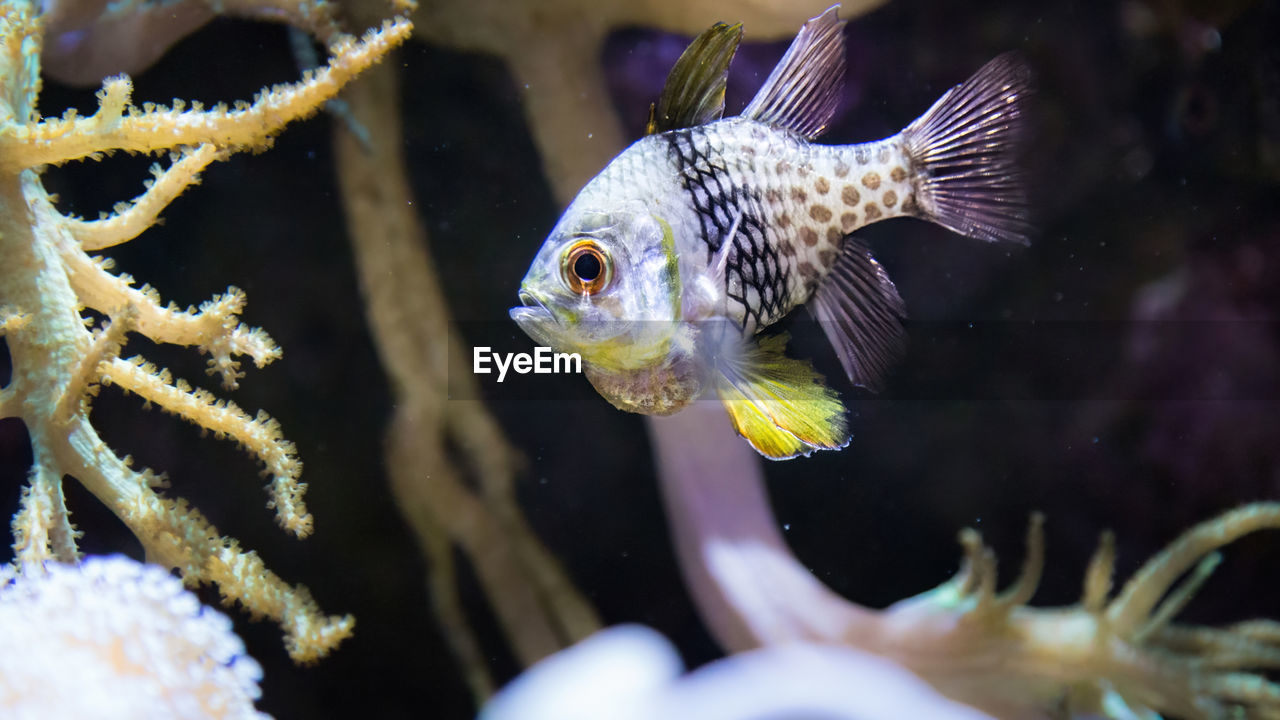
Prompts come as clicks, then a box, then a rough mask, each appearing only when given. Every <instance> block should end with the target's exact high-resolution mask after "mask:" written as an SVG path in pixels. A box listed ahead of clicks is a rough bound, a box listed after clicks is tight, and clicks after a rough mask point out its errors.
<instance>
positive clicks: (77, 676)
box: [0, 555, 267, 720]
mask: <svg viewBox="0 0 1280 720" xmlns="http://www.w3.org/2000/svg"><path fill="white" fill-rule="evenodd" d="M261 678H262V668H261V667H260V666H259V665H258V663H257V662H256V661H255V660H254V659H253V658H251V657H249V656H248V655H247V654H245V648H244V643H243V642H242V641H241V640H240V638H239V637H238V636H237V635H236V634H235V633H234V632H232V629H231V621H230V620H229V619H228V618H227V616H225V615H223V614H222V613H220V612H218V611H217V610H214V609H213V608H209V607H205V606H203V605H201V604H200V601H199V600H198V599H197V598H196V596H195V595H192V594H191V593H190V592H187V591H186V590H184V589H183V587H182V583H181V582H180V581H179V580H178V579H177V578H175V577H173V576H172V575H170V574H169V573H168V572H166V571H165V570H164V569H163V568H161V567H159V566H156V565H143V564H141V563H138V562H135V561H133V560H130V559H129V558H126V557H123V556H118V555H117V556H111V557H90V558H86V559H85V560H84V562H83V563H81V564H80V565H64V564H61V563H48V564H47V565H46V566H45V567H44V568H43V570H42V569H41V568H40V567H39V566H31V565H28V566H27V568H26V569H25V571H23V572H18V571H17V570H15V569H14V568H13V567H11V566H5V567H4V568H2V569H0V715H3V716H4V717H6V718H16V719H21V718H40V719H44V718H100V719H103V720H107V719H113V718H121V719H122V720H123V719H125V718H128V719H129V720H138V719H142V718H256V719H261V718H265V717H267V716H266V715H263V714H262V713H259V712H258V711H257V710H255V709H254V706H253V703H254V700H256V699H257V698H258V697H259V695H260V690H259V688H258V681H259V680H260V679H261Z"/></svg>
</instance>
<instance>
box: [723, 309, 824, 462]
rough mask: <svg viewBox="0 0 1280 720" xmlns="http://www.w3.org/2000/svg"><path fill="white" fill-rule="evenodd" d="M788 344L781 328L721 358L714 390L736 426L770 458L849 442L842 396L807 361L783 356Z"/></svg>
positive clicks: (736, 428)
mask: <svg viewBox="0 0 1280 720" xmlns="http://www.w3.org/2000/svg"><path fill="white" fill-rule="evenodd" d="M786 345H787V335H785V334H782V335H775V336H773V337H766V338H762V339H761V340H760V342H759V344H758V345H757V344H754V343H749V344H748V345H747V347H746V348H744V349H743V352H742V353H741V355H740V356H739V357H737V358H735V359H733V360H732V361H725V362H722V363H721V367H720V372H721V375H722V378H721V382H720V384H719V387H718V388H717V391H718V393H719V395H720V400H721V402H723V403H724V406H725V408H726V409H727V410H728V411H729V418H730V419H731V420H732V421H733V427H734V429H735V430H737V431H738V434H739V435H741V436H742V437H744V438H746V439H747V442H749V443H751V446H752V447H754V448H755V449H756V450H758V451H759V452H760V454H761V455H764V456H765V457H767V458H769V459H771V460H786V459H789V458H793V457H795V456H797V455H808V454H810V453H811V452H813V451H814V450H839V449H840V448H842V447H844V446H845V445H848V444H849V429H848V425H847V423H846V422H845V416H844V405H843V404H841V402H840V398H839V397H838V396H837V395H836V393H835V391H834V390H832V389H831V388H829V387H827V386H826V385H825V384H824V383H823V382H822V376H821V375H819V374H818V373H817V371H815V370H814V369H813V366H812V365H811V364H810V363H809V362H808V361H804V360H796V359H794V358H789V357H787V356H786V355H785V354H784V353H783V350H784V349H785V348H786Z"/></svg>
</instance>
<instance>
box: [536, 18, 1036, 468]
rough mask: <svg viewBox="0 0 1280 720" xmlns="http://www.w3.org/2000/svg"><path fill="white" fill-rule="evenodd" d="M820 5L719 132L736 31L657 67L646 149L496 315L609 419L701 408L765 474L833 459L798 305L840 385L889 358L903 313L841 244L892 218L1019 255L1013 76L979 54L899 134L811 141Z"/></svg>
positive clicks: (829, 106)
mask: <svg viewBox="0 0 1280 720" xmlns="http://www.w3.org/2000/svg"><path fill="white" fill-rule="evenodd" d="M843 29H844V21H841V20H839V19H838V18H837V15H836V8H835V7H833V8H831V9H829V10H827V11H826V12H825V13H823V14H822V15H820V16H818V17H816V18H813V19H812V20H810V21H808V22H807V23H805V25H804V27H803V28H801V30H800V32H799V34H798V35H797V36H796V39H795V40H794V42H793V43H792V44H791V47H790V48H789V49H788V50H787V53H786V54H785V55H784V56H783V58H782V60H781V61H780V62H779V63H778V66H777V67H776V68H775V69H774V70H773V72H772V74H771V75H770V76H769V78H768V79H767V80H766V81H765V83H764V86H763V87H762V88H761V90H760V91H759V93H758V94H757V95H756V96H755V98H754V99H753V100H752V101H751V103H750V104H748V105H747V107H746V108H745V109H744V110H743V112H742V114H741V115H739V116H737V117H731V118H724V119H722V115H723V113H724V89H725V77H726V74H727V72H728V68H729V63H730V61H731V60H732V57H733V54H734V52H735V51H736V49H737V46H738V42H739V40H740V39H741V36H742V28H741V25H740V24H739V25H726V24H723V23H718V24H716V25H715V26H713V27H711V28H710V29H708V30H707V31H706V32H704V33H703V34H702V35H700V36H699V37H698V38H696V39H695V40H694V41H693V43H692V44H690V46H689V48H688V49H687V50H685V52H684V54H683V55H681V57H680V59H679V60H678V61H677V62H676V64H675V66H674V67H673V68H672V70H671V73H670V75H669V76H668V78H667V82H666V85H665V87H664V88H663V91H662V93H661V95H660V97H659V99H658V102H657V104H656V105H655V106H653V107H652V108H651V110H650V118H649V123H648V128H647V130H648V134H647V135H646V136H645V137H644V138H642V139H640V140H639V141H637V142H636V143H635V144H633V145H632V146H631V147H629V148H628V149H626V150H625V151H623V152H622V153H621V154H620V155H618V156H617V157H616V158H615V159H614V160H613V161H612V162H610V163H609V165H608V166H607V167H605V169H604V170H603V171H601V172H600V174H599V175H597V176H596V177H595V178H593V179H592V180H591V181H590V182H589V183H587V185H586V186H585V187H584V188H583V189H582V191H581V192H580V193H579V194H578V196H577V197H576V198H575V199H574V201H573V202H572V204H570V205H569V207H568V209H567V210H566V211H565V213H564V215H563V217H561V218H560V221H559V222H558V223H557V224H556V226H555V228H554V229H552V231H551V234H550V236H549V237H548V238H547V240H546V241H545V242H544V244H543V245H542V248H541V249H540V250H539V251H538V254H537V256H536V257H535V259H534V261H533V264H532V266H531V267H530V268H529V272H528V274H527V275H526V276H525V278H524V281H523V283H522V284H521V286H520V293H519V298H520V302H521V307H516V308H512V310H511V317H512V318H513V319H514V320H515V321H516V323H517V324H519V326H520V327H521V328H522V329H523V330H524V331H525V332H526V333H528V334H529V335H530V336H531V337H532V338H533V339H534V340H535V341H536V342H538V343H540V344H544V345H548V346H551V347H552V348H554V349H555V350H556V351H559V352H576V353H579V354H580V355H581V357H582V361H583V371H584V373H585V374H586V375H587V378H588V379H589V380H590V381H591V383H592V385H594V386H595V388H596V390H597V391H599V393H600V394H601V395H603V396H604V397H605V398H606V399H608V400H609V401H610V402H611V403H613V404H614V405H615V406H617V407H618V408H620V409H622V410H627V411H630V412H638V413H645V414H659V415H661V414H669V413H674V412H677V411H678V410H680V409H681V408H683V407H685V406H686V405H687V404H689V403H690V402H693V401H694V400H697V399H699V398H704V397H706V398H718V399H719V400H720V401H721V402H723V403H724V405H725V407H726V409H727V410H728V413H729V416H730V419H731V420H732V422H733V426H734V428H735V429H736V430H737V431H738V433H739V434H740V435H742V436H743V437H744V438H746V440H747V441H748V442H749V443H751V445H752V446H753V447H755V448H756V450H758V451H759V452H760V453H761V454H763V455H765V456H766V457H769V458H773V459H779V460H781V459H786V458H791V457H795V456H797V455H808V454H809V453H811V452H812V451H814V450H818V449H830V450H835V449H840V448H842V447H844V446H845V445H846V444H848V442H849V432H848V426H847V423H846V420H845V409H844V406H843V405H842V404H841V402H840V399H839V397H838V396H837V394H836V393H835V391H834V390H832V389H831V388H829V387H827V386H826V385H825V384H824V382H823V379H822V377H821V376H820V375H819V374H818V373H817V372H816V371H815V370H814V369H813V367H812V365H811V364H810V363H809V362H807V361H802V360H797V359H794V358H791V357H788V356H787V355H786V354H785V353H784V349H785V345H786V342H787V337H786V336H785V335H783V334H773V335H770V334H762V331H765V330H766V329H767V328H769V326H770V325H773V324H774V323H776V322H778V321H779V320H781V319H782V318H783V317H784V316H786V315H787V314H788V313H790V312H791V311H792V310H793V309H794V308H795V307H796V306H797V305H805V306H807V307H808V309H809V310H810V312H811V313H812V314H813V316H814V317H815V318H816V319H817V320H818V322H819V323H820V325H821V327H822V328H823V329H824V331H825V333H826V336H827V338H828V339H829V341H830V342H831V345H832V346H833V347H834V349H835V351H836V354H837V356H838V357H839V359H840V363H841V365H842V367H843V368H844V370H845V372H846V373H847V374H848V376H849V378H850V380H852V382H853V383H854V384H857V385H863V386H866V387H870V388H872V389H875V388H876V386H877V384H878V383H879V382H880V381H881V379H882V377H883V375H884V373H885V371H886V368H887V366H888V365H889V364H890V363H891V362H892V361H893V360H894V359H895V356H897V355H898V354H900V352H901V349H902V347H903V328H902V324H901V323H902V319H903V318H904V317H905V308H904V305H903V301H902V298H901V297H899V295H898V291H897V290H896V288H895V287H894V284H893V282H892V281H891V280H890V279H889V277H888V275H887V274H886V272H885V270H884V268H883V267H882V266H881V265H880V264H879V263H878V262H876V260H875V259H874V258H873V257H872V255H871V253H870V251H869V250H868V248H867V246H866V245H865V244H863V243H862V242H861V241H859V240H858V239H857V238H856V237H854V236H853V235H852V233H854V232H855V231H856V230H858V229H859V228H861V227H863V226H864V225H868V224H870V223H873V222H877V221H880V220H885V219H888V218H893V217H901V216H909V217H916V218H922V219H925V220H929V221H932V222H935V223H938V224H939V225H942V226H944V227H947V228H950V229H951V230H953V231H955V232H957V233H960V234H962V235H967V236H969V237H973V238H978V239H981V240H988V241H998V240H1007V241H1014V242H1023V243H1025V242H1026V236H1027V234H1028V232H1029V225H1028V221H1027V216H1028V215H1027V206H1026V201H1025V194H1024V192H1023V190H1022V187H1021V183H1020V182H1019V178H1018V176H1019V172H1018V167H1017V162H1016V160H1017V159H1016V149H1017V145H1018V139H1019V136H1020V135H1021V131H1020V129H1021V126H1022V122H1021V119H1022V116H1023V108H1022V104H1023V101H1024V98H1025V96H1026V94H1027V92H1028V82H1029V81H1028V76H1029V73H1028V71H1027V68H1026V66H1025V65H1024V64H1023V63H1022V62H1021V61H1020V60H1019V59H1018V58H1017V57H1016V56H1014V55H1012V54H1006V55H1002V56H1000V57H997V58H996V59H995V60H992V61H991V62H989V63H988V64H987V65H986V66H984V67H983V68H982V69H980V70H979V71H978V72H977V73H976V74H975V75H974V76H973V77H971V78H970V79H969V80H967V81H965V82H964V83H961V84H960V85H957V86H956V87H954V88H952V89H951V90H949V91H948V92H947V93H946V94H945V95H943V96H942V97H941V98H940V99H939V100H938V101H937V102H936V103H935V104H934V105H933V107H931V108H930V109H929V110H928V111H927V112H926V113H925V114H924V115H923V116H921V117H920V118H919V119H917V120H916V121H915V122H912V123H911V124H910V125H908V126H907V127H906V129H904V130H903V131H902V132H900V133H898V134H896V135H894V136H892V137H889V138H886V139H884V140H879V141H877V142H869V143H861V144H855V145H819V144H816V143H814V142H813V140H814V139H816V138H817V137H818V136H819V135H821V134H822V132H823V131H824V130H825V128H826V126H827V124H828V123H829V122H830V121H831V118H832V116H833V114H834V112H835V109H836V103H837V99H838V96H839V93H840V91H841V88H842V85H843V82H844V69H845V68H844V62H845V61H844V33H843Z"/></svg>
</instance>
